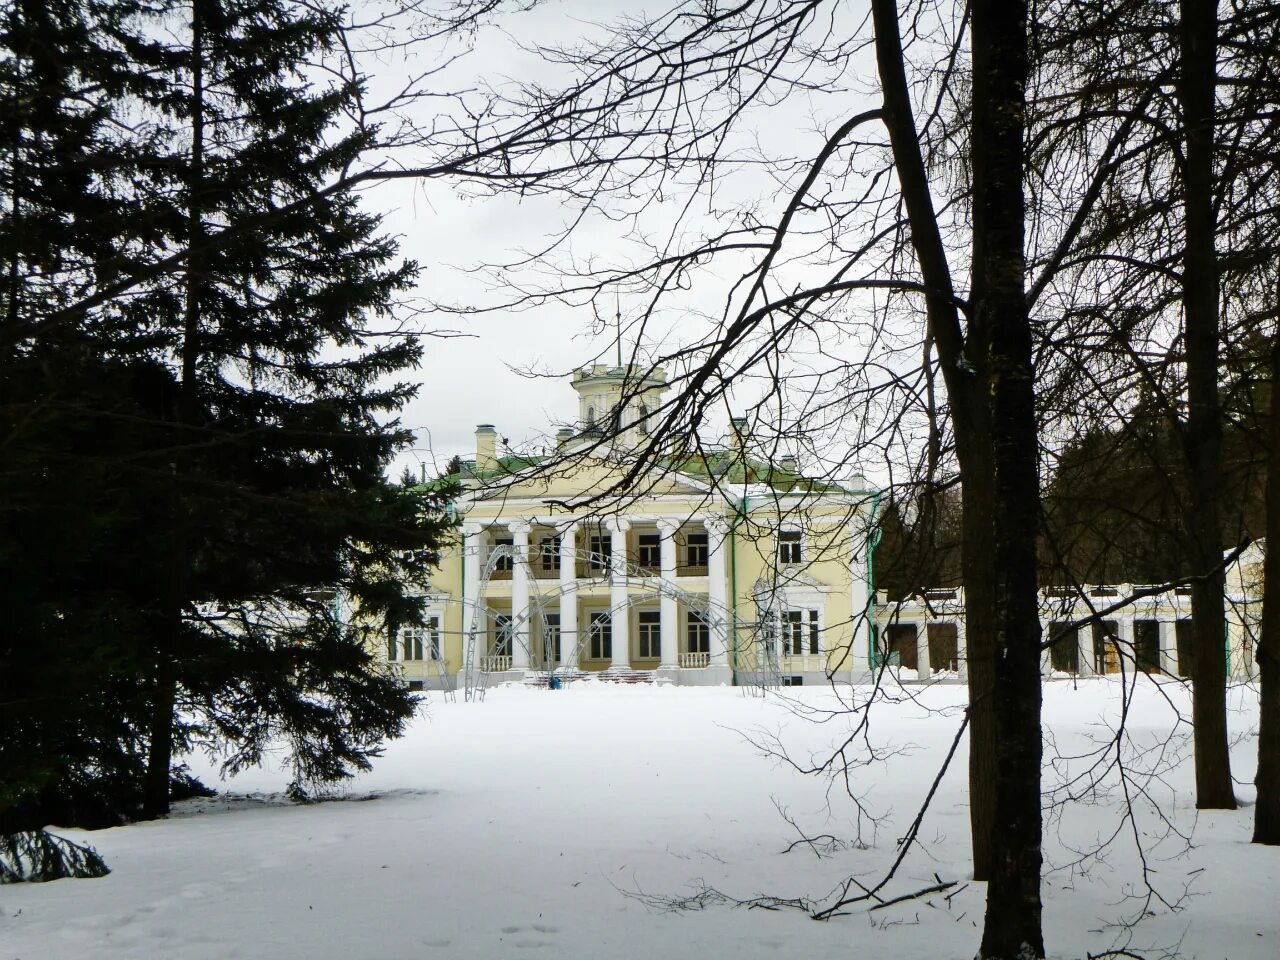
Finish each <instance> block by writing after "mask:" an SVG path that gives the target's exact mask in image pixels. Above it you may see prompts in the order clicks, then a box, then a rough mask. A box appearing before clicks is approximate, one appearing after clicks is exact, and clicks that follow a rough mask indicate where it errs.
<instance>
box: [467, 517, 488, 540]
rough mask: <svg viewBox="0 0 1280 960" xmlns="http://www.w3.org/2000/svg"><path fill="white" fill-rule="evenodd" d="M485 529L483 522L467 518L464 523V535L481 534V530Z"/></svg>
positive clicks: (474, 535)
mask: <svg viewBox="0 0 1280 960" xmlns="http://www.w3.org/2000/svg"><path fill="white" fill-rule="evenodd" d="M483 529H484V524H483V523H477V522H476V521H474V520H467V521H466V522H464V523H463V524H462V535H463V536H464V537H476V536H479V535H480V531H481V530H483Z"/></svg>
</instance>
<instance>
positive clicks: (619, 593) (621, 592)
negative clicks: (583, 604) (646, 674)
mask: <svg viewBox="0 0 1280 960" xmlns="http://www.w3.org/2000/svg"><path fill="white" fill-rule="evenodd" d="M629 529H631V521H629V520H624V519H623V518H622V517H610V518H609V533H610V537H609V549H610V552H611V556H610V560H609V567H610V570H609V574H610V575H609V608H610V609H609V615H610V618H611V620H612V622H611V628H612V631H613V640H612V643H613V662H612V663H611V664H610V666H609V669H610V670H630V669H631V629H630V627H631V606H630V604H629V603H628V602H627V600H628V598H627V531H628V530H629Z"/></svg>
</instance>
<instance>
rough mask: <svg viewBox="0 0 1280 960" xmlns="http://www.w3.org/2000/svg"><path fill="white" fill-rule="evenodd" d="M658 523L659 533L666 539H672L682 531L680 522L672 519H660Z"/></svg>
mask: <svg viewBox="0 0 1280 960" xmlns="http://www.w3.org/2000/svg"><path fill="white" fill-rule="evenodd" d="M656 522H657V524H658V532H659V533H660V534H662V536H664V537H670V536H671V535H672V534H673V533H675V532H676V531H677V530H679V529H680V521H679V520H675V519H672V518H671V517H659V518H658V519H657V521H656Z"/></svg>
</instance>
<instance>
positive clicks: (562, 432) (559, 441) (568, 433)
mask: <svg viewBox="0 0 1280 960" xmlns="http://www.w3.org/2000/svg"><path fill="white" fill-rule="evenodd" d="M572 440H573V431H572V430H570V429H569V428H568V427H561V428H560V429H559V430H557V431H556V449H557V450H563V449H564V448H565V447H567V446H568V445H569V443H570V442H571V441H572Z"/></svg>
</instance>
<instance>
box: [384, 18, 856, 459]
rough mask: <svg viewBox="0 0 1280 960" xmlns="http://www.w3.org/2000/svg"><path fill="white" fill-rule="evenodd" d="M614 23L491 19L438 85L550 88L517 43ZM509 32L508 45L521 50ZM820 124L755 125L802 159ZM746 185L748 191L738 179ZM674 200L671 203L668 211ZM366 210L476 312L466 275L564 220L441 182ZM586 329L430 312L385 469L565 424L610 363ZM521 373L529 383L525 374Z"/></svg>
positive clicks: (572, 323)
mask: <svg viewBox="0 0 1280 960" xmlns="http://www.w3.org/2000/svg"><path fill="white" fill-rule="evenodd" d="M674 4H675V0H670V2H664V3H659V4H654V5H652V6H651V9H650V12H655V13H660V12H663V11H665V10H667V9H668V8H669V7H670V6H672V5H674ZM623 15H628V16H641V15H643V8H641V7H638V6H637V5H636V4H634V3H628V2H625V0H543V2H542V3H541V4H539V5H538V6H537V7H535V9H534V10H532V11H527V12H521V13H517V14H513V15H512V16H511V17H509V18H506V19H504V20H502V21H500V28H499V29H490V30H486V31H482V32H481V33H480V34H479V35H478V36H477V37H476V38H475V42H474V49H473V52H472V53H471V54H470V55H469V56H468V58H467V60H466V62H465V63H466V65H465V67H464V68H458V70H455V71H454V72H453V73H452V74H451V76H450V81H451V82H452V83H455V84H456V83H465V82H467V81H468V79H469V78H470V77H482V78H484V79H485V80H486V81H488V82H490V83H493V84H498V83H500V82H502V81H503V80H504V78H505V79H509V80H511V81H526V82H527V81H531V80H537V81H540V82H544V83H550V84H554V83H555V81H556V79H557V77H559V76H563V74H560V73H558V72H557V68H553V67H550V66H548V65H547V64H546V63H544V62H542V61H540V60H539V58H537V57H536V56H534V55H532V54H529V53H526V52H524V51H522V50H521V49H520V45H519V44H525V45H531V44H536V43H549V44H559V45H562V46H568V45H573V44H574V43H575V40H576V39H577V38H580V37H589V36H593V35H594V36H599V35H600V34H601V29H600V27H599V26H596V25H595V24H599V23H602V22H611V21H614V20H616V19H617V18H618V17H619V16H623ZM504 31H506V32H507V35H504ZM513 36H518V37H519V44H517V43H516V41H515V40H513V39H512V37H513ZM851 103H856V100H853V99H851V98H849V97H843V98H842V99H840V101H839V104H838V106H837V109H840V110H842V111H843V110H848V109H849V107H850V104H851ZM820 114H821V108H820V107H814V108H812V109H809V108H808V107H806V105H805V104H803V103H802V104H801V105H800V107H799V108H797V107H796V105H795V104H793V103H788V105H787V109H786V110H785V111H771V112H770V113H769V114H768V117H767V119H766V121H765V122H766V126H768V127H770V128H772V129H770V130H768V132H769V134H770V135H771V136H773V137H774V138H776V139H775V142H779V143H786V144H788V145H794V149H796V150H799V151H801V152H803V151H804V150H806V149H807V146H806V143H805V141H804V138H805V137H806V136H811V137H814V138H815V141H816V138H817V137H818V136H819V135H820V132H821V131H822V128H823V127H824V126H825V125H826V124H825V122H824V121H823V120H822V118H821V115H820ZM809 155H810V156H811V155H812V154H809ZM734 179H735V189H747V190H752V189H758V188H759V187H760V186H761V184H759V183H757V184H755V185H754V186H753V185H752V184H751V183H750V180H751V176H750V175H747V176H746V177H745V178H743V177H741V176H735V178H734ZM744 179H745V180H746V181H747V186H746V187H743V186H742V183H741V181H743V180H744ZM763 186H764V187H765V189H764V190H763V191H758V192H760V193H763V194H767V193H768V191H769V190H770V189H772V185H771V184H764V185H763ZM722 189H727V188H722ZM724 195H726V196H729V201H728V203H727V208H728V210H729V211H730V212H731V213H736V210H734V207H733V198H732V195H728V194H724ZM679 199H680V198H671V200H672V202H674V201H678V200H679ZM368 203H369V206H370V207H371V208H373V209H376V210H378V211H379V212H381V213H383V214H384V215H385V216H386V221H385V223H386V226H387V228H388V229H389V230H391V231H393V232H394V233H396V234H398V235H399V236H400V237H401V243H402V250H403V252H404V254H405V255H406V256H408V257H412V258H413V259H416V260H418V261H419V262H420V264H421V265H422V267H423V273H422V275H421V278H420V286H421V293H422V295H423V297H425V298H428V299H431V300H435V301H452V302H456V303H461V304H477V305H482V304H488V303H492V302H494V298H495V296H496V294H495V293H494V292H493V291H492V290H490V289H486V287H485V286H484V284H483V283H482V282H481V281H480V280H479V279H478V278H477V277H476V276H475V275H474V274H473V273H469V272H468V271H471V270H473V269H474V268H475V267H477V266H478V265H481V264H485V263H499V262H505V261H509V260H511V259H512V258H513V257H514V256H515V255H516V254H517V253H518V251H520V250H528V249H536V248H539V247H540V246H541V245H542V242H543V241H544V240H545V238H546V237H547V236H548V235H550V234H552V233H554V232H555V231H556V229H557V228H558V227H560V226H561V225H562V223H563V221H564V219H565V218H566V217H567V216H569V215H570V211H569V210H568V209H567V208H565V207H564V206H563V205H561V204H560V203H559V201H556V200H551V199H548V198H534V199H533V200H526V201H524V202H519V201H517V200H516V199H515V198H514V197H509V196H508V197H500V198H496V199H475V198H468V197H465V196H463V195H462V191H461V189H460V187H459V185H458V184H455V183H450V182H447V181H443V180H440V181H429V182H426V183H419V184H417V185H413V186H407V185H405V184H403V183H397V184H395V185H391V186H384V187H379V188H377V189H376V190H374V191H371V193H370V195H369V197H368ZM766 213H767V214H772V213H773V211H772V210H771V209H770V210H767V211H766ZM613 230H616V227H614V226H613V225H611V224H588V225H587V229H586V230H585V231H583V232H582V233H581V235H580V236H576V237H575V240H574V243H575V247H576V250H577V252H579V253H582V252H584V251H589V252H590V253H592V254H598V255H604V256H610V255H614V254H618V251H620V250H622V249H623V246H624V244H625V242H626V241H625V238H623V237H618V236H614V235H611V231H613ZM618 255H620V254H618ZM717 287H719V284H718V283H709V284H706V285H705V286H700V287H695V289H693V290H691V291H688V292H687V293H684V294H682V295H681V300H680V301H679V303H678V304H677V303H676V302H674V301H673V302H672V303H671V304H670V308H669V309H668V311H667V312H666V313H665V314H664V315H663V316H662V317H660V318H659V322H660V324H662V326H660V327H655V328H651V329H650V330H648V331H647V339H649V340H651V342H650V343H648V344H647V346H648V347H650V348H651V349H657V348H659V347H661V346H664V345H667V346H669V345H670V344H671V343H674V342H677V341H687V340H689V339H691V338H696V337H697V336H698V331H699V330H700V329H703V328H704V325H705V321H701V320H699V319H698V317H697V316H696V314H697V313H698V312H699V311H702V312H704V313H708V314H715V313H718V312H719V310H720V309H721V307H722V306H723V292H722V289H717ZM620 306H621V311H622V313H623V314H624V316H626V315H635V313H637V312H638V311H639V309H640V308H641V303H640V302H636V303H628V302H627V301H626V300H625V299H624V300H623V301H622V302H621V304H620ZM685 308H687V312H684V311H685ZM593 321H594V318H593V315H592V313H591V311H590V310H589V309H587V310H583V309H577V310H575V309H571V308H569V307H545V308H539V309H536V310H530V311H526V312H520V313H514V312H512V313H491V314H481V315H475V316H470V317H466V318H455V317H449V316H440V315H437V316H435V317H433V318H432V319H430V320H428V321H427V323H426V325H427V326H429V327H431V326H434V327H441V328H451V329H453V330H454V331H456V333H457V334H458V336H454V337H449V338H440V339H429V340H427V342H426V357H425V361H424V364H423V367H422V369H421V371H420V378H421V390H420V393H419V396H418V399H417V400H416V401H415V402H414V403H412V404H411V405H409V406H408V407H407V408H406V409H405V410H404V412H403V415H402V422H403V423H404V424H405V425H406V426H408V427H410V428H411V429H413V430H414V431H415V433H416V435H417V438H418V440H417V444H416V447H415V449H414V450H413V451H411V452H409V453H408V454H406V455H405V456H402V457H401V458H400V459H399V460H398V461H397V462H396V464H395V466H394V471H395V472H396V473H398V472H399V471H400V469H401V468H402V466H403V465H406V464H409V465H413V466H414V467H415V469H416V468H417V465H418V464H419V463H423V464H425V465H426V469H427V471H428V473H432V472H437V471H438V470H439V469H441V468H443V466H444V464H445V463H446V462H447V460H448V459H449V457H451V456H453V455H454V454H461V455H463V456H464V457H469V456H470V455H471V454H472V453H473V451H474V430H475V426H476V424H478V423H492V424H494V425H495V426H496V427H497V429H498V433H499V436H500V437H505V438H508V439H509V440H510V442H511V444H512V446H514V447H516V448H520V449H529V448H530V447H531V446H537V445H538V444H539V440H540V439H541V438H545V437H547V436H548V435H550V434H553V433H554V431H555V428H556V426H557V425H559V424H563V423H565V422H571V421H572V420H573V419H574V418H575V415H576V411H577V396H576V394H575V393H574V391H573V390H572V388H571V386H570V385H569V381H568V379H567V375H568V374H569V373H570V372H571V371H572V370H573V369H574V368H576V367H580V366H583V365H585V364H589V363H591V362H593V361H598V360H600V359H604V360H607V362H613V357H614V355H615V348H614V337H613V335H612V332H611V331H609V330H607V329H602V327H601V325H600V324H599V323H594V324H593ZM593 325H594V326H595V331H594V332H593V329H592V328H593ZM629 345H630V344H628V346H629ZM531 372H532V373H537V374H541V375H540V376H534V375H529V373H531ZM738 392H739V394H740V396H739V397H737V398H735V401H737V402H743V403H745V402H746V400H747V399H748V398H749V395H750V392H751V391H750V386H749V385H742V386H739V387H738ZM729 412H730V411H727V410H720V411H719V416H718V417H716V418H713V419H712V420H711V422H710V423H708V424H707V427H706V429H705V430H704V431H703V439H704V441H710V442H715V441H716V440H718V439H719V438H720V435H721V434H722V432H723V431H724V429H725V428H726V427H727V418H728V414H729ZM734 412H736V411H734ZM708 434H709V435H708Z"/></svg>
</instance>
